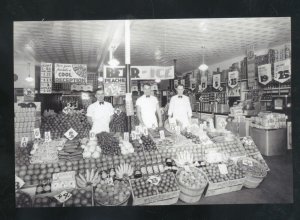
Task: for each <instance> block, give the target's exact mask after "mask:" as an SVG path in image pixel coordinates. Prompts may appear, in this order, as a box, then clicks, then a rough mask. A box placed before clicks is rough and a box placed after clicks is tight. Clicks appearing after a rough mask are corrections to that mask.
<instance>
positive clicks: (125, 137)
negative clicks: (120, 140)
mask: <svg viewBox="0 0 300 220" xmlns="http://www.w3.org/2000/svg"><path fill="white" fill-rule="evenodd" d="M124 141H127V142H129V133H128V132H124Z"/></svg>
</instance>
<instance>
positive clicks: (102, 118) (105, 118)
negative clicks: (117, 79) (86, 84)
mask: <svg viewBox="0 0 300 220" xmlns="http://www.w3.org/2000/svg"><path fill="white" fill-rule="evenodd" d="M113 114H114V108H113V106H112V105H111V104H110V103H109V102H104V103H103V105H100V103H99V102H98V101H96V102H94V103H93V104H91V105H89V107H88V108H87V114H86V115H87V116H89V117H91V118H92V120H93V126H92V131H93V132H94V133H96V134H98V133H100V132H103V131H106V132H109V122H110V117H111V116H112V115H113Z"/></svg>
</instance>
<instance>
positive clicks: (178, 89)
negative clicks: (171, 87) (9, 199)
mask: <svg viewBox="0 0 300 220" xmlns="http://www.w3.org/2000/svg"><path fill="white" fill-rule="evenodd" d="M176 91H177V94H178V95H183V91H184V88H183V86H178V87H177V89H176Z"/></svg>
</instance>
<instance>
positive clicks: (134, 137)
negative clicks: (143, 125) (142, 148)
mask: <svg viewBox="0 0 300 220" xmlns="http://www.w3.org/2000/svg"><path fill="white" fill-rule="evenodd" d="M136 136H137V135H136V132H135V131H132V132H131V139H132V140H136Z"/></svg>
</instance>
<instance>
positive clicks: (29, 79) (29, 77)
mask: <svg viewBox="0 0 300 220" xmlns="http://www.w3.org/2000/svg"><path fill="white" fill-rule="evenodd" d="M25 80H26V81H27V82H32V81H33V78H32V77H31V76H30V63H28V76H27V77H26V79H25Z"/></svg>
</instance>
